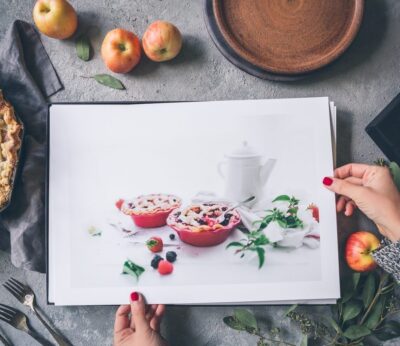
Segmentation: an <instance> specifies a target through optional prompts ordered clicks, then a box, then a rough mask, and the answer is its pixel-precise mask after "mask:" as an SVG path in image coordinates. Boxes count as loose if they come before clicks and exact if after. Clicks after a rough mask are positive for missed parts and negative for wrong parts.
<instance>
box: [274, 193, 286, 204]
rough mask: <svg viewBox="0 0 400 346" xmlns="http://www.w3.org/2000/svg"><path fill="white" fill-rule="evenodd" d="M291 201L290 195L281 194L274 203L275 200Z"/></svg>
mask: <svg viewBox="0 0 400 346" xmlns="http://www.w3.org/2000/svg"><path fill="white" fill-rule="evenodd" d="M289 201H290V197H289V196H288V195H280V196H278V197H276V198H275V199H274V200H273V201H272V203H274V202H289Z"/></svg>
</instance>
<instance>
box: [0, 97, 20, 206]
mask: <svg viewBox="0 0 400 346" xmlns="http://www.w3.org/2000/svg"><path fill="white" fill-rule="evenodd" d="M21 131H22V125H21V124H19V123H18V120H17V118H16V116H15V113H14V108H13V106H12V105H11V104H10V103H9V102H7V101H6V100H5V99H4V97H3V93H2V92H1V90H0V208H2V207H4V206H5V205H6V204H7V203H8V201H9V200H10V197H11V191H12V184H13V179H14V174H15V170H16V167H17V162H18V154H19V150H20V149H21Z"/></svg>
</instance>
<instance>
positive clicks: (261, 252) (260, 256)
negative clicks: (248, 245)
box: [256, 247, 265, 269]
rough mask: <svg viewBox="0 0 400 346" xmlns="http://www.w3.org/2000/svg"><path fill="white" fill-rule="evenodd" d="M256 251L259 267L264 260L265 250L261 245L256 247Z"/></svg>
mask: <svg viewBox="0 0 400 346" xmlns="http://www.w3.org/2000/svg"><path fill="white" fill-rule="evenodd" d="M256 251H257V255H258V269H260V268H261V267H262V266H263V265H264V262H265V250H264V249H263V248H261V247H257V248H256Z"/></svg>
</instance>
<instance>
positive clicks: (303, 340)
mask: <svg viewBox="0 0 400 346" xmlns="http://www.w3.org/2000/svg"><path fill="white" fill-rule="evenodd" d="M307 345H308V336H307V335H306V334H303V335H302V337H301V340H300V346H307Z"/></svg>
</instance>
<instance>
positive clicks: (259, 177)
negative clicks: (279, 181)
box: [218, 142, 276, 202]
mask: <svg viewBox="0 0 400 346" xmlns="http://www.w3.org/2000/svg"><path fill="white" fill-rule="evenodd" d="M262 159H263V158H262V156H261V155H260V154H258V153H257V152H256V151H255V150H254V149H253V148H251V147H250V146H248V145H247V142H243V145H242V146H241V147H240V148H238V149H237V150H235V151H233V152H232V153H231V154H226V155H225V160H224V161H222V162H220V163H219V164H218V172H219V174H220V175H221V177H222V178H223V179H224V180H225V197H226V198H228V199H229V200H231V201H236V202H240V201H244V200H245V199H247V198H249V197H251V196H254V197H256V199H255V200H254V202H255V201H256V200H258V199H259V198H260V197H261V196H262V192H263V188H264V186H265V184H266V182H267V180H268V178H269V175H270V173H271V171H272V169H273V166H274V164H275V161H276V160H275V159H268V160H266V161H265V163H262V161H263V160H262Z"/></svg>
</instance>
